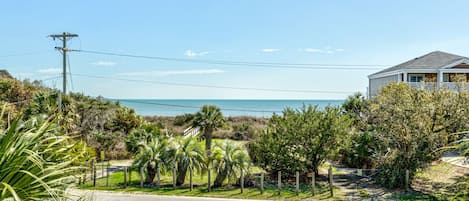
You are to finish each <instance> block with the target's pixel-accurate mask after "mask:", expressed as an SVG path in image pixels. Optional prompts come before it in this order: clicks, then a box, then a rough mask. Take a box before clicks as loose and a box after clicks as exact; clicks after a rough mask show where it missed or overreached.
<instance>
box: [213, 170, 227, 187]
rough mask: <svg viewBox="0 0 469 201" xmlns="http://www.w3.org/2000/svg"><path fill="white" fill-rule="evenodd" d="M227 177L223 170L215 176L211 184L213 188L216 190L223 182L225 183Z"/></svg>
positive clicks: (225, 171)
mask: <svg viewBox="0 0 469 201" xmlns="http://www.w3.org/2000/svg"><path fill="white" fill-rule="evenodd" d="M227 176H228V171H227V170H226V169H223V170H222V171H221V172H220V173H218V174H217V177H215V181H214V182H213V187H215V188H218V187H221V186H222V185H223V181H225V179H226V177H227Z"/></svg>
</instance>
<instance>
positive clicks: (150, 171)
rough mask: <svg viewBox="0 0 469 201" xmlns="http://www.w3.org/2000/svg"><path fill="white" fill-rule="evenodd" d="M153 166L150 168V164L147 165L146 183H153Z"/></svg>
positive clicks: (154, 173)
mask: <svg viewBox="0 0 469 201" xmlns="http://www.w3.org/2000/svg"><path fill="white" fill-rule="evenodd" d="M155 175H156V172H155V168H152V167H151V166H149V165H148V166H147V176H146V178H145V183H147V184H153V180H154V179H155Z"/></svg>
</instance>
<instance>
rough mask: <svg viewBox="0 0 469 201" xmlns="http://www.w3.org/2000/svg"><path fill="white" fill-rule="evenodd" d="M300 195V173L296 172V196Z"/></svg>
mask: <svg viewBox="0 0 469 201" xmlns="http://www.w3.org/2000/svg"><path fill="white" fill-rule="evenodd" d="M299 194H300V172H298V171H296V195H299Z"/></svg>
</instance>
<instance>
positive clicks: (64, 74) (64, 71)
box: [49, 32, 78, 108]
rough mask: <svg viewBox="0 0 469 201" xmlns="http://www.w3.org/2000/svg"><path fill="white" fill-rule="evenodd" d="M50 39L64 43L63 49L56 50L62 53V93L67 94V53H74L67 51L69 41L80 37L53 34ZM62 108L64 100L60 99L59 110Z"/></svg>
mask: <svg viewBox="0 0 469 201" xmlns="http://www.w3.org/2000/svg"><path fill="white" fill-rule="evenodd" d="M49 37H51V38H53V39H54V40H55V39H59V40H61V41H62V47H55V49H57V50H60V51H62V62H63V63H62V68H63V69H62V77H63V83H62V93H63V94H67V52H68V51H72V49H67V40H68V38H74V37H78V34H71V33H67V32H63V33H62V34H52V35H49ZM61 107H62V98H61V97H59V108H61Z"/></svg>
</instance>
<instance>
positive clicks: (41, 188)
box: [0, 116, 88, 200]
mask: <svg viewBox="0 0 469 201" xmlns="http://www.w3.org/2000/svg"><path fill="white" fill-rule="evenodd" d="M54 122H57V119H48V120H45V119H44V118H43V117H42V116H35V117H31V118H29V120H27V121H23V120H21V119H16V120H14V121H12V122H10V126H9V127H8V128H5V129H3V128H2V129H0V192H1V194H0V200H63V199H64V198H65V197H66V194H65V189H66V188H67V187H68V186H69V185H70V184H71V183H72V182H74V175H76V174H77V173H78V171H79V170H80V169H81V168H80V167H77V166H74V165H76V164H80V163H82V162H84V161H86V160H88V158H87V157H86V156H88V153H87V149H86V146H85V145H84V144H83V143H80V142H75V141H74V140H73V139H72V138H70V136H68V135H66V134H64V133H63V131H61V129H60V127H59V126H57V124H56V123H54Z"/></svg>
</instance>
